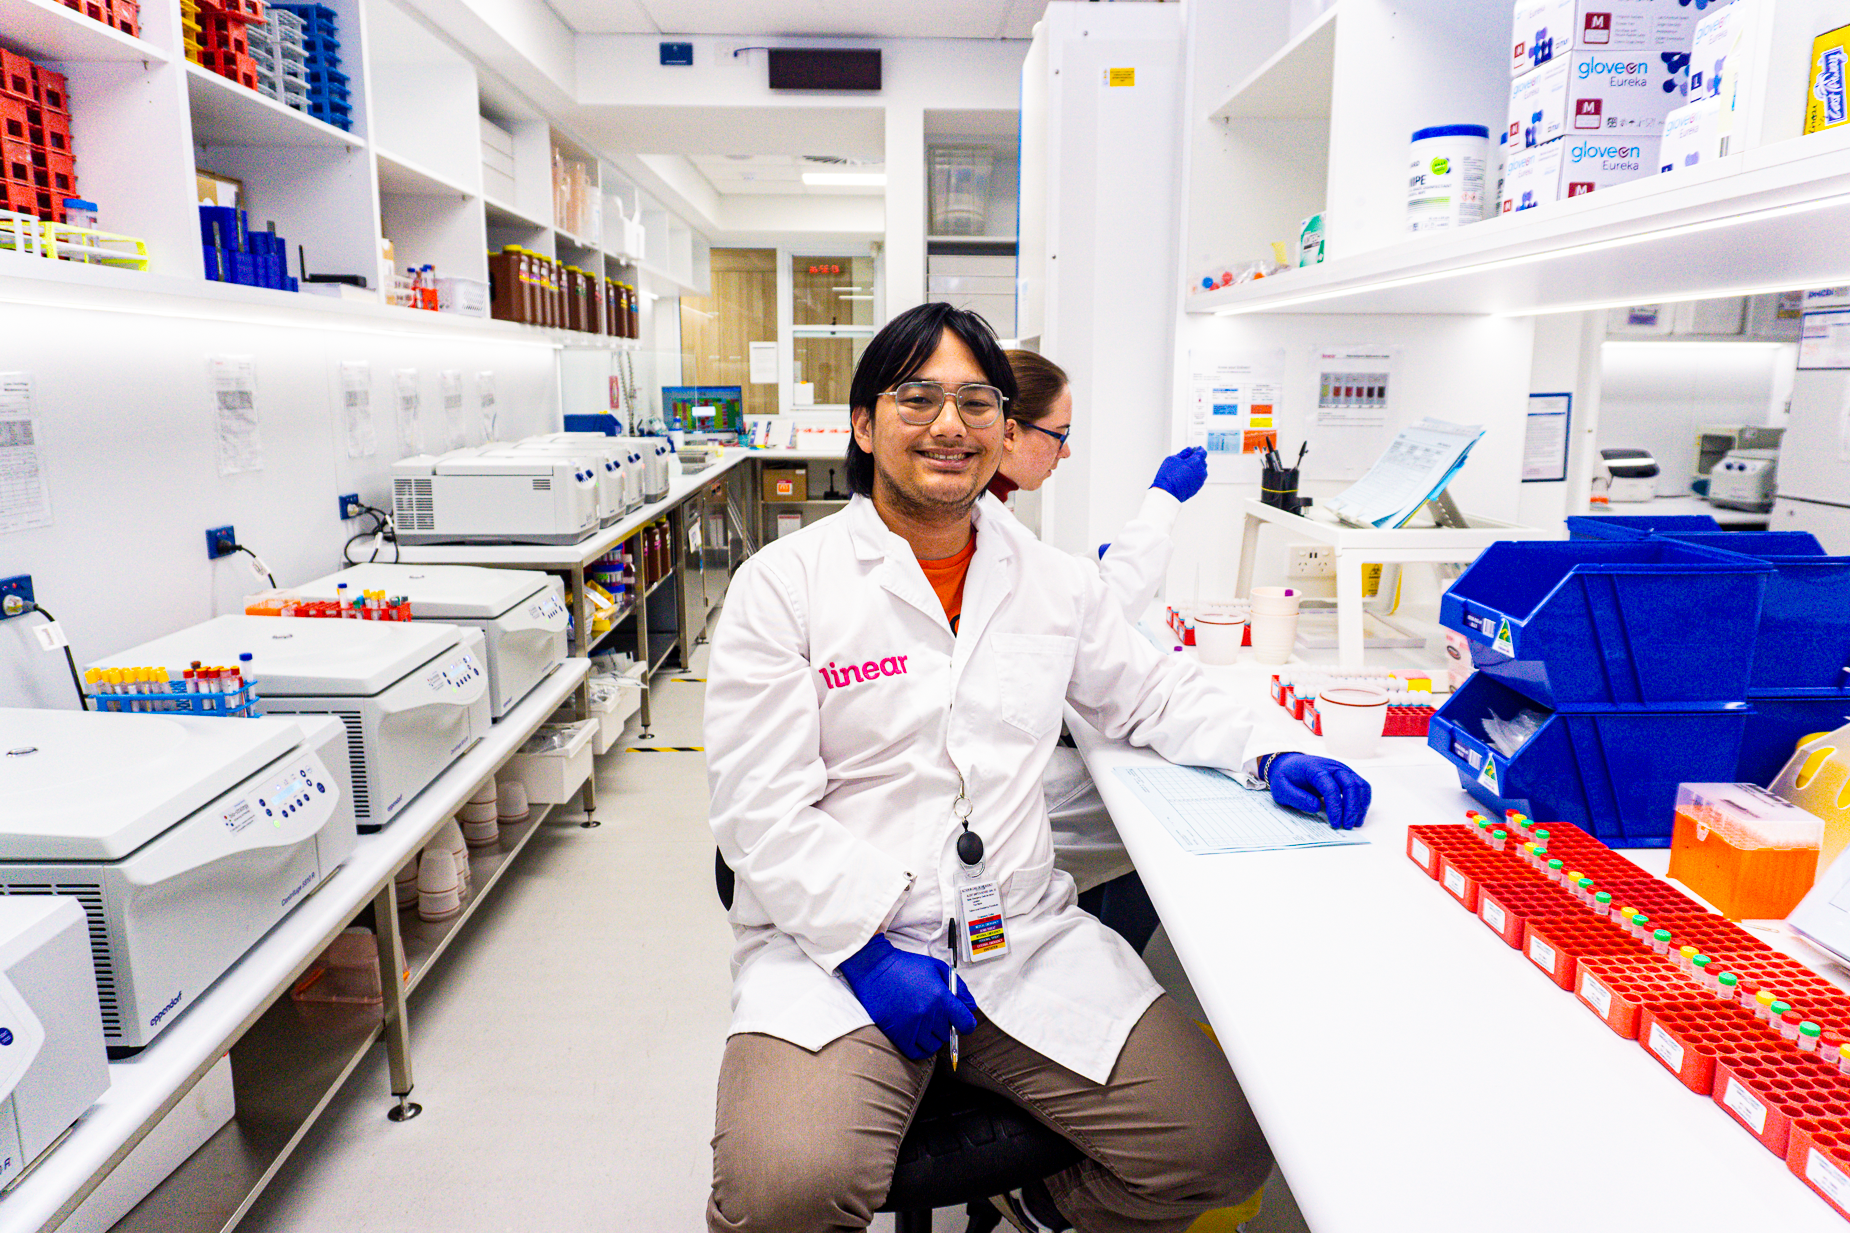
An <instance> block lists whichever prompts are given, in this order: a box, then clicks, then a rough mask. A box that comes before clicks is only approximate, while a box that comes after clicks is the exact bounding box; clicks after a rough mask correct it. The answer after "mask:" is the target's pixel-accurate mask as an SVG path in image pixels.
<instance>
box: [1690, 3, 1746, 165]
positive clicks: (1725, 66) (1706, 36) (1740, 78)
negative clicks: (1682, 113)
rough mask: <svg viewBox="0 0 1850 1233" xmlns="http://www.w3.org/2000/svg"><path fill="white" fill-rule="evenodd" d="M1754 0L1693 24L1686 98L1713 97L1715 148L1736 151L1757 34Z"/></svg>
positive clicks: (1716, 150) (1728, 8)
mask: <svg viewBox="0 0 1850 1233" xmlns="http://www.w3.org/2000/svg"><path fill="white" fill-rule="evenodd" d="M1760 8H1761V6H1760V3H1759V0H1739V3H1736V4H1731V5H1729V6H1728V7H1727V8H1725V9H1722V10H1721V11H1720V12H1718V13H1710V14H1708V15H1707V16H1705V17H1704V18H1703V19H1702V20H1701V21H1700V22H1698V23H1697V25H1696V37H1695V40H1694V42H1693V44H1692V47H1691V50H1690V57H1689V97H1690V98H1691V99H1702V98H1712V99H1714V100H1715V102H1716V109H1715V124H1714V128H1715V153H1716V156H1717V157H1721V156H1723V155H1726V154H1728V153H1730V152H1734V153H1738V152H1739V148H1740V143H1741V137H1742V133H1741V129H1742V126H1743V124H1744V122H1745V117H1744V114H1743V113H1744V112H1745V110H1746V108H1747V107H1748V106H1749V104H1750V99H1751V85H1752V82H1751V78H1752V75H1753V67H1754V45H1755V43H1756V41H1757V40H1758V37H1759V35H1760V29H1759V26H1760V18H1761V12H1760Z"/></svg>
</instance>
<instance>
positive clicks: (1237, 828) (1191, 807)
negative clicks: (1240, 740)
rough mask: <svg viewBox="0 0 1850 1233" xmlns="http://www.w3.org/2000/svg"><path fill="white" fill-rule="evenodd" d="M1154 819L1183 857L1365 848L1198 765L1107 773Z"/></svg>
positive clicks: (1348, 836)
mask: <svg viewBox="0 0 1850 1233" xmlns="http://www.w3.org/2000/svg"><path fill="white" fill-rule="evenodd" d="M1112 773H1113V774H1115V775H1116V776H1117V777H1118V778H1119V779H1121V780H1123V781H1124V784H1125V786H1126V787H1128V788H1130V790H1131V791H1133V792H1135V793H1136V794H1137V799H1138V800H1139V801H1141V802H1143V804H1144V807H1145V808H1147V809H1148V810H1149V811H1150V812H1151V813H1153V814H1155V815H1156V817H1157V820H1158V821H1160V822H1161V823H1162V824H1163V827H1164V829H1166V830H1167V831H1168V832H1169V836H1170V838H1172V839H1174V840H1175V841H1176V844H1177V846H1179V847H1180V848H1181V849H1182V850H1183V851H1184V852H1193V853H1198V854H1199V853H1208V852H1271V851H1274V850H1276V849H1279V848H1333V847H1348V846H1350V845H1353V844H1360V843H1367V842H1368V840H1366V839H1364V838H1362V837H1361V836H1360V835H1356V834H1352V833H1349V832H1347V831H1336V830H1331V829H1330V826H1329V824H1328V823H1327V822H1324V821H1323V820H1322V819H1321V818H1318V817H1314V816H1312V815H1310V814H1304V813H1298V812H1297V811H1296V810H1292V809H1286V808H1285V807H1284V806H1283V805H1280V804H1279V803H1278V802H1276V801H1274V800H1273V799H1272V794H1271V793H1270V792H1262V791H1251V790H1248V789H1246V788H1243V787H1241V786H1240V785H1239V784H1237V783H1235V782H1234V781H1233V780H1231V779H1229V778H1228V777H1227V776H1225V775H1223V774H1221V773H1220V772H1219V771H1210V770H1205V769H1203V768H1202V767H1198V766H1151V767H1144V766H1120V767H1115V768H1113V771H1112Z"/></svg>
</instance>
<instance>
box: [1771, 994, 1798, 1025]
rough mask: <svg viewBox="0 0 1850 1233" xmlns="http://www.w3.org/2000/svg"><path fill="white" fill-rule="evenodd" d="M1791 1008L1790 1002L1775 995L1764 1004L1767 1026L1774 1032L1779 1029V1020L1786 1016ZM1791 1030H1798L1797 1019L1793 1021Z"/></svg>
mask: <svg viewBox="0 0 1850 1233" xmlns="http://www.w3.org/2000/svg"><path fill="white" fill-rule="evenodd" d="M1791 1009H1792V1003H1791V1002H1788V1001H1786V1000H1785V999H1783V998H1779V997H1775V998H1774V999H1773V1000H1772V1001H1770V1002H1768V1003H1767V1004H1766V1021H1767V1026H1768V1027H1770V1028H1772V1029H1773V1030H1774V1031H1775V1032H1777V1031H1779V1030H1780V1027H1779V1025H1780V1021H1781V1020H1783V1019H1784V1018H1785V1017H1786V1013H1787V1012H1788V1011H1790V1010H1791ZM1792 1030H1793V1031H1794V1032H1797V1031H1798V1023H1797V1021H1794V1023H1793V1027H1792Z"/></svg>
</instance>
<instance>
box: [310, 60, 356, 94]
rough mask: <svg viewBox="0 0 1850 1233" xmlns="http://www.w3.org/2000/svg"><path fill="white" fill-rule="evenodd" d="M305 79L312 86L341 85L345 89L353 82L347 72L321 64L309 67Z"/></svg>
mask: <svg viewBox="0 0 1850 1233" xmlns="http://www.w3.org/2000/svg"><path fill="white" fill-rule="evenodd" d="M305 80H306V81H307V82H308V84H309V85H310V86H339V87H340V88H341V89H343V90H345V89H347V88H348V87H349V86H350V85H351V84H352V83H351V82H350V81H349V79H348V77H347V74H345V73H341V72H336V71H335V70H334V69H331V68H325V67H323V66H322V65H320V64H314V65H311V66H310V67H309V69H308V72H307V76H306V78H305Z"/></svg>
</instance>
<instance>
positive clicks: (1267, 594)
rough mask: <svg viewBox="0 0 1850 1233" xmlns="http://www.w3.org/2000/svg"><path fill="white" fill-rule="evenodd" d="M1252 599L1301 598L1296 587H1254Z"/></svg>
mask: <svg viewBox="0 0 1850 1233" xmlns="http://www.w3.org/2000/svg"><path fill="white" fill-rule="evenodd" d="M1252 597H1253V598H1254V599H1289V600H1296V599H1298V598H1299V596H1298V590H1297V588H1296V587H1254V588H1253V594H1252Z"/></svg>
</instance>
